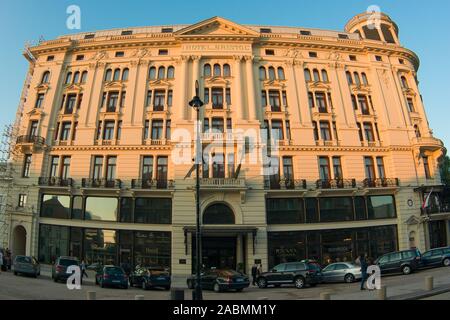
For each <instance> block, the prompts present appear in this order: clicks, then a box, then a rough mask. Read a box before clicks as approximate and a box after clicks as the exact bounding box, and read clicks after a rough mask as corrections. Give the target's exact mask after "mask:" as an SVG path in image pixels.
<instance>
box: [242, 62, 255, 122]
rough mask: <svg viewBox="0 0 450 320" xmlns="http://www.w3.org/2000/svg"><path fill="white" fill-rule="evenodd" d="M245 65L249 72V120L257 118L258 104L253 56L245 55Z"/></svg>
mask: <svg viewBox="0 0 450 320" xmlns="http://www.w3.org/2000/svg"><path fill="white" fill-rule="evenodd" d="M244 59H245V67H246V73H247V98H248V101H247V106H248V120H250V121H252V120H256V105H255V80H254V77H253V56H245V58H244Z"/></svg>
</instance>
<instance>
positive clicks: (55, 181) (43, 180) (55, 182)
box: [38, 177, 73, 187]
mask: <svg viewBox="0 0 450 320" xmlns="http://www.w3.org/2000/svg"><path fill="white" fill-rule="evenodd" d="M38 184H39V186H45V187H72V186H73V179H72V178H66V179H63V178H57V177H39V179H38Z"/></svg>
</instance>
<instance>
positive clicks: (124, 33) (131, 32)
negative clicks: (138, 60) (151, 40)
mask: <svg viewBox="0 0 450 320" xmlns="http://www.w3.org/2000/svg"><path fill="white" fill-rule="evenodd" d="M132 34H133V30H124V31H122V34H121V35H122V36H131V35H132Z"/></svg>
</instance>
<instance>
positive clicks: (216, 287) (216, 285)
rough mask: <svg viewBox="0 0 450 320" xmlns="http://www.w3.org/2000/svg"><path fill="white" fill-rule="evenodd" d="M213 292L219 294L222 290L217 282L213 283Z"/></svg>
mask: <svg viewBox="0 0 450 320" xmlns="http://www.w3.org/2000/svg"><path fill="white" fill-rule="evenodd" d="M213 290H214V292H220V291H222V290H221V289H220V285H219V284H218V283H217V282H216V283H214V287H213Z"/></svg>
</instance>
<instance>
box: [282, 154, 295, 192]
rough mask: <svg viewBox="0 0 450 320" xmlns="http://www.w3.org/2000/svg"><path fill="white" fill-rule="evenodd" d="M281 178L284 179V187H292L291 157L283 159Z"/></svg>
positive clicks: (292, 169) (292, 168)
mask: <svg viewBox="0 0 450 320" xmlns="http://www.w3.org/2000/svg"><path fill="white" fill-rule="evenodd" d="M283 177H284V179H286V187H289V186H291V187H293V186H294V165H293V162H292V157H283Z"/></svg>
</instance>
